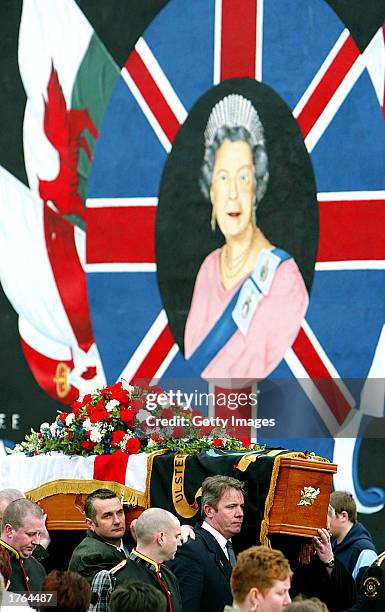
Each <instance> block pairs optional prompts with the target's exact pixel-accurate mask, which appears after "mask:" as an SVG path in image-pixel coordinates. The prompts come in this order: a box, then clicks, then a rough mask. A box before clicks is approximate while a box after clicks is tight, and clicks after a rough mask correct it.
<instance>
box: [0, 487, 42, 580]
mask: <svg viewBox="0 0 385 612" xmlns="http://www.w3.org/2000/svg"><path fill="white" fill-rule="evenodd" d="M44 530H45V517H44V514H43V512H42V510H41V508H40V507H39V506H38V505H37V504H34V503H33V502H31V501H29V500H28V499H16V500H15V501H13V502H11V503H10V504H8V505H7V506H6V508H5V510H4V514H3V522H2V530H1V540H0V545H1V546H4V548H6V549H7V550H8V553H9V556H10V559H11V565H12V576H11V582H10V585H9V590H10V591H14V592H18V591H39V590H40V586H41V583H42V581H43V579H44V577H45V575H46V572H45V569H44V567H43V566H42V565H41V563H39V561H37V560H36V559H35V558H34V557H33V556H32V553H33V551H34V549H35V548H36V546H37V545H38V544H39V542H40V534H41V533H43V532H44Z"/></svg>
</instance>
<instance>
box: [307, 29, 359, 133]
mask: <svg viewBox="0 0 385 612" xmlns="http://www.w3.org/2000/svg"><path fill="white" fill-rule="evenodd" d="M359 55H360V51H359V49H358V48H357V46H356V44H355V42H354V40H353V39H352V37H351V36H349V37H348V38H347V39H346V41H345V42H344V44H343V45H342V47H341V49H340V50H339V52H338V53H337V55H336V57H335V58H334V60H333V61H332V63H331V64H330V66H329V68H328V69H327V71H326V72H325V74H324V76H323V77H322V79H321V80H320V82H319V83H318V85H317V87H316V88H315V90H314V91H313V93H312V94H311V96H310V98H309V100H308V101H307V103H306V104H305V106H304V108H303V109H302V111H301V112H300V114H299V115H298V117H297V121H298V124H299V127H300V128H301V131H302V135H303V137H304V138H306V136H307V135H308V133H309V132H310V130H311V129H312V127H313V126H314V124H315V123H316V121H317V120H318V119H319V117H320V115H321V113H322V112H323V111H324V109H325V107H326V105H327V104H328V103H329V102H330V100H331V98H332V97H333V95H334V94H335V92H336V90H337V89H338V87H339V86H340V85H341V83H342V81H343V80H344V78H345V77H346V75H347V73H348V72H349V70H350V68H351V67H352V66H353V64H354V62H355V61H356V59H357V58H358V56H359Z"/></svg>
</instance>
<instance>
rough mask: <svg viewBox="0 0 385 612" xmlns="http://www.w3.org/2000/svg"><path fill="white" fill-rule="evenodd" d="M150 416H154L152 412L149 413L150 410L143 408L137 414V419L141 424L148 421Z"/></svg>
mask: <svg viewBox="0 0 385 612" xmlns="http://www.w3.org/2000/svg"><path fill="white" fill-rule="evenodd" d="M150 416H152V414H151V412H148V410H144V409H143V408H142V409H141V410H139V412H138V413H137V414H136V418H137V420H138V421H139V423H143V421H145V420H146V419H148V418H149V417H150Z"/></svg>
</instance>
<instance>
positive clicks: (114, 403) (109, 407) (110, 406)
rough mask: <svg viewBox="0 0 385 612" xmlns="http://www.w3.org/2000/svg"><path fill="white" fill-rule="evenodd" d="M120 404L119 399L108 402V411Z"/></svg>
mask: <svg viewBox="0 0 385 612" xmlns="http://www.w3.org/2000/svg"><path fill="white" fill-rule="evenodd" d="M119 405H120V402H119V401H118V400H117V399H112V400H110V401H109V402H107V404H106V410H107V412H111V411H112V410H113V409H114V408H116V407H117V406H119Z"/></svg>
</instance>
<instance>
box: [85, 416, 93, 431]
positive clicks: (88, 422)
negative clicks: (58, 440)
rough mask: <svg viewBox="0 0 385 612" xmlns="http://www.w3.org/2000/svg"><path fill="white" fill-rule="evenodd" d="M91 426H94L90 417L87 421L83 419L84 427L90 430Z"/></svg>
mask: <svg viewBox="0 0 385 612" xmlns="http://www.w3.org/2000/svg"><path fill="white" fill-rule="evenodd" d="M91 428H92V423H91V421H90V419H86V420H85V421H83V429H85V430H86V431H88V430H89V429H91Z"/></svg>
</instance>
